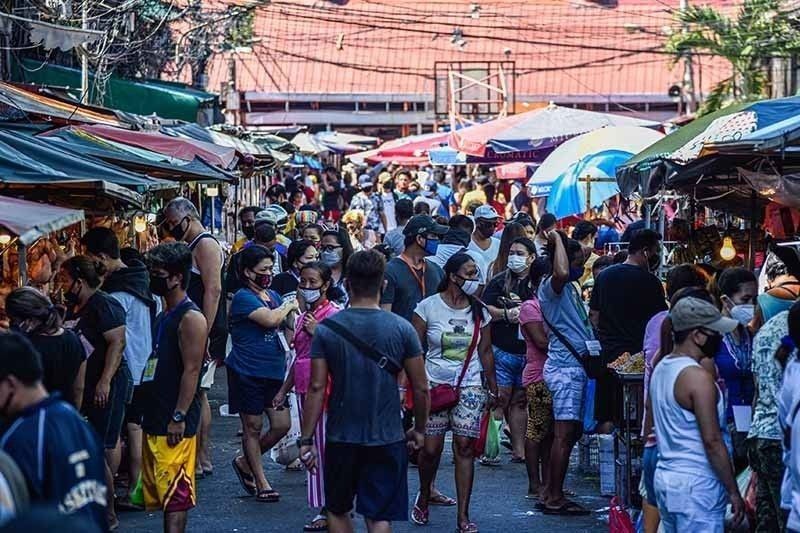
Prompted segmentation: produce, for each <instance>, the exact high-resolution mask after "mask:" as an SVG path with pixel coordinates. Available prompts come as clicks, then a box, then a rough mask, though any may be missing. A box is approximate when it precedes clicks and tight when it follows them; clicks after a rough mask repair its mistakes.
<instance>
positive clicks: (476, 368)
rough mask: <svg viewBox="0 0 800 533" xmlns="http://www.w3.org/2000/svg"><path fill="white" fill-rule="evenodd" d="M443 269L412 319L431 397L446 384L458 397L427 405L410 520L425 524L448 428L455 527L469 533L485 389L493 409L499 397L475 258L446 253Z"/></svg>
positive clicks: (472, 527)
mask: <svg viewBox="0 0 800 533" xmlns="http://www.w3.org/2000/svg"><path fill="white" fill-rule="evenodd" d="M444 273H445V277H444V279H443V280H442V283H441V284H440V285H439V290H438V292H437V293H436V294H434V295H433V296H430V297H428V298H426V299H424V300H422V301H421V302H420V303H419V304H418V305H417V308H416V309H415V311H414V317H413V319H412V323H413V325H414V328H415V329H416V330H417V333H418V334H419V337H420V340H421V341H422V344H423V346H427V354H426V362H425V367H426V370H427V373H428V380H429V382H430V386H431V389H432V394H431V395H432V398H435V397H436V396H437V394H436V391H435V390H434V389H435V388H436V387H441V386H444V387H447V386H450V387H455V388H456V391H457V393H456V397H457V398H458V399H457V403H456V404H455V405H452V406H448V407H446V408H443V409H441V408H440V409H438V410H435V409H436V406H435V405H432V406H431V414H430V417H429V418H428V425H427V427H426V430H425V446H424V448H423V449H422V451H421V453H420V457H419V477H420V487H421V489H420V493H419V495H418V496H417V499H416V501H415V503H414V508H413V511H412V514H411V520H412V521H413V522H414V523H415V524H417V525H425V524H427V523H428V515H429V507H428V506H429V503H430V498H431V485H432V483H433V480H434V479H435V477H436V470H437V468H438V466H439V460H440V459H441V455H442V450H443V449H444V437H445V433H447V431H452V432H453V450H454V455H455V463H456V468H455V477H456V492H457V501H458V524H457V528H456V531H459V532H465V533H471V532H476V531H478V528H477V526H476V525H475V524H474V523H473V522H471V521H470V519H469V500H470V496H471V492H472V480H473V476H474V466H473V463H474V452H473V448H474V443H475V439H477V438H478V436H479V434H480V427H481V417H482V415H483V413H484V410H485V408H486V405H487V389H488V396H489V398H488V400H489V401H488V405H489V407H490V408H493V407H494V406H495V405H496V404H497V401H498V397H497V395H498V392H497V381H496V379H495V370H494V356H493V354H492V342H491V334H490V332H489V323H490V321H491V317H490V316H489V312H488V310H487V309H486V308H485V307H484V306H483V304H481V303H480V302H479V301H478V300H477V299H476V298H475V297H474V294H475V292H476V291H477V289H478V286H479V284H480V280H479V279H478V278H479V275H478V268H477V266H476V265H475V261H473V259H472V258H471V257H470V256H469V255H467V254H466V253H457V254H455V255H453V256H452V257H450V259H448V260H447V262H446V263H445V265H444ZM465 365H466V366H465ZM481 372H483V377H484V378H485V387H486V388H484V383H482V380H481ZM440 390H441V389H440Z"/></svg>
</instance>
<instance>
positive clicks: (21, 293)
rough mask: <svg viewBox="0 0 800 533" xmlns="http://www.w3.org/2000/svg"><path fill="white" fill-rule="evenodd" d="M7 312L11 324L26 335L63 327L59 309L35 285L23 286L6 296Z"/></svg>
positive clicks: (52, 331) (49, 331)
mask: <svg viewBox="0 0 800 533" xmlns="http://www.w3.org/2000/svg"><path fill="white" fill-rule="evenodd" d="M6 313H7V314H8V316H9V318H10V319H11V324H12V325H14V326H17V327H18V328H20V329H21V330H22V331H23V333H25V334H26V335H39V334H42V333H54V332H56V331H58V330H59V329H60V328H61V314H60V313H59V312H58V309H56V307H55V306H54V305H53V304H52V303H51V302H50V300H48V299H47V297H46V296H45V295H44V294H42V293H40V292H39V291H38V290H36V289H34V288H33V287H21V288H19V289H15V290H13V291H11V293H10V294H9V295H8V297H6Z"/></svg>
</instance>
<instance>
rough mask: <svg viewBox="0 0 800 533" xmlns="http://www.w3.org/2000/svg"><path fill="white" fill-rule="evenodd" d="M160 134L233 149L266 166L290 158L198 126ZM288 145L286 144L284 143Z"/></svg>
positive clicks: (169, 129) (182, 125)
mask: <svg viewBox="0 0 800 533" xmlns="http://www.w3.org/2000/svg"><path fill="white" fill-rule="evenodd" d="M162 132H164V133H165V134H167V135H172V134H175V135H178V136H180V137H184V138H187V139H194V140H197V141H204V142H208V143H213V144H217V145H219V146H226V147H228V148H233V149H234V150H236V151H237V152H239V153H242V154H249V155H252V156H253V157H255V158H256V159H258V160H262V161H263V162H265V163H266V164H267V165H268V166H276V165H278V164H283V163H285V162H286V161H288V160H289V159H290V158H291V157H292V156H291V154H286V153H283V152H279V151H277V150H273V149H271V148H270V147H269V146H266V145H261V144H256V143H254V142H251V141H246V140H244V139H240V138H239V137H234V136H233V135H228V134H227V133H222V132H218V131H214V130H211V129H208V128H204V127H202V126H199V125H198V124H179V125H177V126H168V127H164V128H162ZM286 144H288V143H286Z"/></svg>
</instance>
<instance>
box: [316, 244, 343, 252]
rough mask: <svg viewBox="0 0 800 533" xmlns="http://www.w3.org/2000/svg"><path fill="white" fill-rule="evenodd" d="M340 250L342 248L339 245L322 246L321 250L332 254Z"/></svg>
mask: <svg viewBox="0 0 800 533" xmlns="http://www.w3.org/2000/svg"><path fill="white" fill-rule="evenodd" d="M339 248H341V246H339V245H333V244H326V245H324V246H321V247H320V250H322V251H323V252H332V251H334V250H338V249H339Z"/></svg>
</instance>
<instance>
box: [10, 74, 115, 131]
mask: <svg viewBox="0 0 800 533" xmlns="http://www.w3.org/2000/svg"><path fill="white" fill-rule="evenodd" d="M0 106H2V107H5V108H6V109H5V110H0V112H2V113H3V114H5V115H6V116H8V115H15V116H14V117H12V118H19V117H18V116H16V115H18V114H19V113H20V112H21V113H22V114H23V115H25V116H28V115H35V116H39V117H43V118H46V119H54V120H57V121H60V122H62V123H63V122H78V123H80V122H84V123H90V124H105V125H107V126H123V124H122V122H120V121H119V120H117V118H116V117H115V116H114V115H113V114H112V113H110V112H109V113H102V112H99V111H97V110H94V109H89V108H86V107H85V106H82V105H81V104H79V103H74V104H72V103H66V102H62V101H61V100H57V99H55V98H50V97H47V96H44V95H42V94H38V93H36V92H35V91H34V92H31V91H28V90H24V89H21V88H19V87H16V86H14V85H11V84H9V83H5V82H0Z"/></svg>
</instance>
